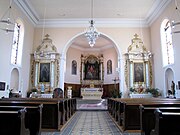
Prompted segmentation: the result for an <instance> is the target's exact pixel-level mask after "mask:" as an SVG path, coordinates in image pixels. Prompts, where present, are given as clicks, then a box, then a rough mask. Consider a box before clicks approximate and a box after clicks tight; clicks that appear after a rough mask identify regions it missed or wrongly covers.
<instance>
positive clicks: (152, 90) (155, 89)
mask: <svg viewBox="0 0 180 135" xmlns="http://www.w3.org/2000/svg"><path fill="white" fill-rule="evenodd" d="M146 92H147V93H148V92H149V93H151V94H152V95H153V97H158V96H160V95H161V94H160V92H159V89H158V88H147V89H146Z"/></svg>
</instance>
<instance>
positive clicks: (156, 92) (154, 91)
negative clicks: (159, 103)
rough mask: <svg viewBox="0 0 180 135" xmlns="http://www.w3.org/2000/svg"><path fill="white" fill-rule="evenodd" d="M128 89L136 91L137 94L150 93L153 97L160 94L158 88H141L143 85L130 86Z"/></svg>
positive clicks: (132, 91)
mask: <svg viewBox="0 0 180 135" xmlns="http://www.w3.org/2000/svg"><path fill="white" fill-rule="evenodd" d="M129 91H130V92H131V93H138V94H145V93H151V94H152V96H153V97H158V96H161V93H160V92H159V89H158V88H146V89H145V88H143V87H138V88H132V87H131V88H130V89H129Z"/></svg>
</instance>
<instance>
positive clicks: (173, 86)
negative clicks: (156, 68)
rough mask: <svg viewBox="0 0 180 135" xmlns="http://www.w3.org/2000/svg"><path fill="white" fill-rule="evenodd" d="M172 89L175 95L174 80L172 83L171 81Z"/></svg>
mask: <svg viewBox="0 0 180 135" xmlns="http://www.w3.org/2000/svg"><path fill="white" fill-rule="evenodd" d="M171 91H172V94H173V95H174V96H175V83H174V81H172V83H171Z"/></svg>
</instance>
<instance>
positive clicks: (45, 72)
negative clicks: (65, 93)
mask: <svg viewBox="0 0 180 135" xmlns="http://www.w3.org/2000/svg"><path fill="white" fill-rule="evenodd" d="M59 55H60V54H59V53H57V49H56V47H55V46H54V45H53V44H52V39H50V38H49V35H48V34H47V35H45V38H44V39H43V41H42V44H41V45H39V46H38V47H37V49H36V50H35V51H34V53H33V54H31V88H36V89H37V90H38V92H39V93H40V92H41V93H52V91H53V90H54V88H56V87H58V86H59V57H60V56H59Z"/></svg>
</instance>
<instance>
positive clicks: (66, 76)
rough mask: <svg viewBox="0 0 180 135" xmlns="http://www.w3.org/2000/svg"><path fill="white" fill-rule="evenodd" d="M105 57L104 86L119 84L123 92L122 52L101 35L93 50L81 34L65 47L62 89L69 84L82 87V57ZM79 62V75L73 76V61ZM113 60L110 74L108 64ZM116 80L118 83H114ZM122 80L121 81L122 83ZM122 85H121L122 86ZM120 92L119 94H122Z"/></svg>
mask: <svg viewBox="0 0 180 135" xmlns="http://www.w3.org/2000/svg"><path fill="white" fill-rule="evenodd" d="M101 54H102V55H103V59H104V60H103V63H104V64H103V66H104V69H103V72H104V74H103V82H104V84H113V88H112V89H114V83H117V84H119V90H120V91H121V92H122V90H123V80H124V79H123V78H124V73H123V69H122V68H123V66H122V61H121V59H120V58H121V52H120V49H119V46H118V45H117V44H116V43H115V42H114V41H113V40H112V39H111V38H110V37H109V36H107V35H105V34H103V33H101V35H100V37H99V38H98V39H97V40H96V44H95V46H94V47H93V48H92V47H90V46H89V44H88V41H87V39H86V38H85V36H84V33H80V34H78V35H76V36H74V37H73V38H72V39H71V40H69V42H68V43H67V44H66V45H65V47H64V49H63V53H62V57H61V67H63V68H64V69H63V70H61V71H60V87H61V88H64V83H69V84H73V83H76V84H79V85H81V83H82V82H81V81H82V80H81V79H83V78H81V74H82V73H81V69H82V67H81V66H82V65H81V56H82V55H83V56H88V55H94V56H99V55H101ZM73 60H76V61H77V74H76V75H74V74H71V70H72V69H71V68H72V66H71V64H72V61H73ZM109 60H112V63H111V66H112V73H109V72H108V71H107V70H108V67H107V62H108V61H109ZM115 79H116V82H115V81H114V80H115ZM120 80H121V81H120ZM62 83H63V84H62ZM120 83H121V84H120ZM120 91H119V92H120Z"/></svg>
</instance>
